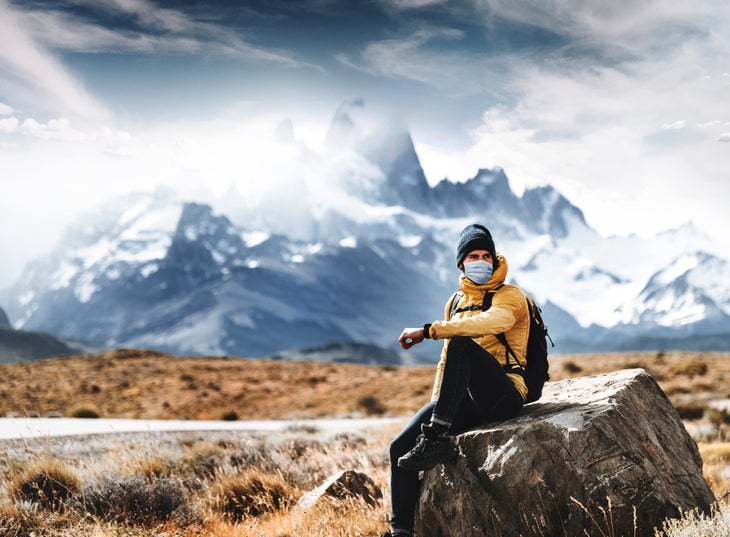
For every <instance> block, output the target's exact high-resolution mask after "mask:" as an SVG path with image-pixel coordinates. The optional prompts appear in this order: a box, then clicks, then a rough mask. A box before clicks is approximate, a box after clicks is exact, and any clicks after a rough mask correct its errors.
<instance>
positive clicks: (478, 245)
mask: <svg viewBox="0 0 730 537" xmlns="http://www.w3.org/2000/svg"><path fill="white" fill-rule="evenodd" d="M473 250H487V251H488V252H489V253H490V254H492V258H493V259H494V260H495V262H496V260H497V255H496V252H495V249H494V241H493V240H492V234H491V233H489V230H488V229H487V228H485V227H484V226H482V225H480V224H471V225H469V226H466V227H465V228H464V229H463V230H462V231H461V235H459V244H458V245H457V247H456V266H457V267H458V266H459V265H461V263H462V262H463V261H464V258H465V257H466V255H467V254H468V253H469V252H471V251H473Z"/></svg>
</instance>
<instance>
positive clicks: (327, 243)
mask: <svg viewBox="0 0 730 537" xmlns="http://www.w3.org/2000/svg"><path fill="white" fill-rule="evenodd" d="M294 127H295V126H293V125H292V124H291V122H284V123H282V125H281V126H280V128H279V129H278V130H277V132H276V133H275V140H276V144H277V147H279V148H280V151H281V159H280V161H279V162H278V163H276V166H275V167H276V169H274V168H273V167H272V170H271V173H270V174H269V173H267V171H266V170H264V171H263V172H262V176H261V177H256V178H253V180H252V181H251V187H250V189H247V190H246V191H241V190H238V189H236V188H234V187H232V188H231V190H230V191H229V192H226V193H225V195H223V196H221V197H219V198H217V199H209V200H205V201H207V203H202V202H201V201H203V200H183V199H181V198H180V197H179V195H178V194H176V193H175V192H172V191H167V190H158V191H156V192H154V193H139V194H130V195H129V196H127V197H125V198H121V199H117V200H114V201H113V202H111V203H109V204H108V205H106V206H104V207H100V208H97V209H96V210H95V211H93V212H91V213H90V214H88V215H85V216H84V217H83V218H81V219H80V220H79V221H78V223H77V224H76V225H75V226H72V227H71V228H70V229H69V230H68V231H67V233H66V235H65V237H64V239H63V240H62V241H61V243H60V244H59V246H58V248H57V249H56V250H55V251H54V252H52V253H51V254H50V255H49V256H47V257H44V258H42V259H38V260H36V261H35V262H33V263H31V264H29V266H28V267H27V269H26V270H25V271H24V274H23V276H22V277H21V278H20V279H19V280H18V281H17V282H15V283H14V284H13V285H11V286H9V287H8V288H6V289H4V290H3V291H0V306H3V307H4V308H5V310H6V311H7V313H8V316H9V318H10V320H11V321H12V322H13V324H14V326H15V327H16V328H22V329H24V330H35V331H41V332H47V333H50V334H54V335H56V336H59V337H63V338H68V339H74V340H81V341H86V342H94V343H99V344H102V345H104V346H134V347H145V348H152V349H157V350H163V351H168V352H172V353H175V354H214V355H234V356H266V355H272V354H279V355H280V356H281V357H284V358H286V357H287V356H303V355H308V353H306V352H304V353H302V352H299V351H295V350H296V349H307V348H313V347H323V346H328V345H329V346H330V347H329V348H330V349H333V348H337V347H336V346H337V344H346V343H348V344H349V343H353V342H355V343H362V344H367V345H375V346H378V347H382V348H386V349H388V351H389V352H388V353H384V356H385V355H386V354H387V361H390V362H395V361H398V360H399V359H400V360H403V359H406V360H421V361H432V360H435V358H436V356H437V355H438V350H439V344H429V343H427V344H426V345H421V346H419V347H417V348H415V349H413V351H416V352H413V351H409V353H408V354H407V355H403V354H398V353H397V349H396V343H395V340H396V338H397V336H398V334H399V333H400V330H401V329H402V328H403V327H405V326H418V325H420V324H423V323H424V322H429V321H432V320H434V319H438V318H441V317H443V313H444V304H445V303H446V301H447V299H448V298H449V296H450V295H451V293H453V291H454V290H455V289H456V287H457V285H458V275H459V271H458V269H457V268H456V267H455V261H454V249H455V243H456V239H457V237H458V233H459V231H460V230H461V229H462V228H463V227H464V226H465V225H466V224H469V223H472V222H481V223H484V224H485V225H487V226H488V227H489V228H490V230H491V231H492V234H493V236H494V238H495V242H496V245H497V249H498V250H499V251H500V252H502V253H503V254H504V255H505V256H506V258H507V260H508V263H509V267H510V270H509V275H510V280H511V281H512V282H514V283H517V284H518V285H520V286H522V287H523V288H524V289H525V290H526V291H528V292H530V293H532V294H533V296H534V297H535V299H536V300H537V301H538V303H540V304H542V307H543V312H544V316H545V318H546V322H547V323H548V326H549V328H550V333H551V335H552V336H553V339H554V340H555V342H556V344H557V347H556V349H555V350H556V352H573V351H607V350H609V351H610V350H621V349H670V348H672V349H711V350H727V349H730V267H729V266H728V260H727V259H724V258H722V257H721V256H720V255H719V254H718V252H716V251H714V247H713V244H712V243H711V242H710V241H709V240H708V239H707V237H706V236H704V235H703V234H702V232H701V231H700V230H698V229H696V228H695V227H694V226H693V225H692V224H691V223H688V224H687V225H685V226H683V227H682V228H680V229H676V230H671V231H666V232H664V233H661V234H659V235H657V236H654V237H640V236H638V235H637V236H632V237H602V236H600V235H599V234H598V233H596V232H595V231H594V230H593V229H591V228H590V227H589V226H588V224H587V223H586V220H585V218H584V216H583V213H582V212H581V210H580V209H579V208H578V207H575V206H574V205H572V204H571V203H570V202H569V201H568V200H567V199H566V198H565V197H564V196H563V195H561V194H560V193H559V192H558V191H556V190H555V189H554V188H552V187H550V186H542V187H538V188H534V189H528V190H526V191H525V192H524V193H523V194H522V195H521V196H518V195H516V194H515V193H514V192H513V190H512V188H511V187H510V184H509V179H508V173H509V170H502V169H492V170H487V169H484V170H480V171H479V172H478V173H477V174H476V175H475V176H474V177H473V178H472V179H470V180H469V181H467V182H464V183H452V182H449V181H447V180H443V181H441V182H440V183H438V184H437V185H435V186H430V185H429V184H428V182H427V180H426V178H425V175H424V172H423V169H422V168H421V165H420V162H419V159H418V155H417V154H416V150H415V148H414V145H413V142H412V140H411V137H410V134H409V132H408V129H407V128H406V127H405V126H404V125H401V124H397V123H395V122H388V123H381V122H377V121H373V120H372V118H370V117H369V116H368V115H367V113H366V110H365V107H364V105H363V103H362V102H359V101H353V102H349V103H345V104H344V105H343V106H342V107H341V108H340V109H339V110H338V111H337V113H336V114H335V117H334V119H333V121H332V126H331V128H330V131H329V133H328V135H327V140H326V144H325V148H324V149H323V150H322V151H319V152H315V151H313V150H311V149H309V148H307V147H305V146H303V145H302V144H301V143H299V142H297V141H296V138H295V136H294ZM332 345H335V347H333V346H332ZM347 348H348V349H350V351H349V352H352V353H356V351H354V350H352V349H353V348H354V347H352V346H348V347H347ZM364 348H367V353H368V354H369V355H370V354H372V352H373V350H372V348H371V347H364ZM287 351H292V352H291V353H290V354H287ZM404 356H405V358H404ZM366 359H367V358H366V357H365V356H363V360H366Z"/></svg>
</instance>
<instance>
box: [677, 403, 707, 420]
mask: <svg viewBox="0 0 730 537" xmlns="http://www.w3.org/2000/svg"><path fill="white" fill-rule="evenodd" d="M676 409H677V413H678V414H679V417H680V418H682V419H683V420H699V419H702V416H704V415H705V407H703V406H698V405H692V404H688V405H677V407H676Z"/></svg>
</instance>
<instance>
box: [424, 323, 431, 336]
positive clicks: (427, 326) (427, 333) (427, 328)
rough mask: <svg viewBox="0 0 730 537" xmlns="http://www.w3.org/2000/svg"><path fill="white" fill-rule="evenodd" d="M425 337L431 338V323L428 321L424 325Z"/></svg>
mask: <svg viewBox="0 0 730 537" xmlns="http://www.w3.org/2000/svg"><path fill="white" fill-rule="evenodd" d="M423 337H424V338H426V339H431V323H426V324H424V325H423Z"/></svg>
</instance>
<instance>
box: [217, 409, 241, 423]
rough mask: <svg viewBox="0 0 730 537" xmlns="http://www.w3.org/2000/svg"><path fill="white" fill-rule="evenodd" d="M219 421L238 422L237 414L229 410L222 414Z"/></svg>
mask: <svg viewBox="0 0 730 537" xmlns="http://www.w3.org/2000/svg"><path fill="white" fill-rule="evenodd" d="M221 419H222V420H223V421H238V413H237V412H236V411H235V410H229V411H228V412H224V413H223V415H222V416H221Z"/></svg>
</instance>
